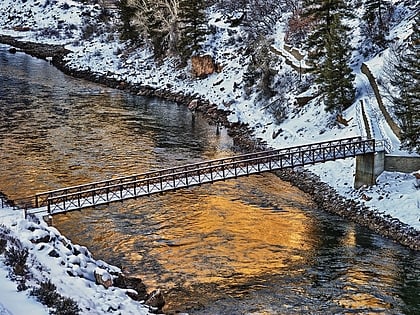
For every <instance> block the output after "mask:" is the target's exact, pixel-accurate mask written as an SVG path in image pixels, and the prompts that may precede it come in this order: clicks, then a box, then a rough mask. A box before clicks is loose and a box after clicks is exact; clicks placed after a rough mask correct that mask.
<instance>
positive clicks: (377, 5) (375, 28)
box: [361, 0, 393, 49]
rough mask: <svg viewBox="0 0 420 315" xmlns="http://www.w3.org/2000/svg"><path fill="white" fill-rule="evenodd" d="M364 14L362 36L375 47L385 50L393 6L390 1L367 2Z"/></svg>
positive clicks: (372, 0)
mask: <svg viewBox="0 0 420 315" xmlns="http://www.w3.org/2000/svg"><path fill="white" fill-rule="evenodd" d="M364 5H365V6H364V14H363V20H362V23H361V28H362V34H363V35H364V36H365V37H367V38H368V39H369V40H370V41H371V43H372V44H373V45H376V46H377V47H379V48H380V49H383V48H385V46H386V45H385V44H386V36H387V35H388V33H389V21H390V18H391V16H392V13H393V5H392V3H391V2H390V1H388V0H365V3H364Z"/></svg>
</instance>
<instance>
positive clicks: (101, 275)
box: [93, 267, 113, 289]
mask: <svg viewBox="0 0 420 315" xmlns="http://www.w3.org/2000/svg"><path fill="white" fill-rule="evenodd" d="M93 275H94V276H95V281H96V284H102V285H103V286H104V287H105V288H106V289H108V288H109V287H111V286H112V284H113V283H112V277H111V275H110V274H109V273H108V271H106V270H104V269H101V268H99V267H97V268H95V270H94V271H93Z"/></svg>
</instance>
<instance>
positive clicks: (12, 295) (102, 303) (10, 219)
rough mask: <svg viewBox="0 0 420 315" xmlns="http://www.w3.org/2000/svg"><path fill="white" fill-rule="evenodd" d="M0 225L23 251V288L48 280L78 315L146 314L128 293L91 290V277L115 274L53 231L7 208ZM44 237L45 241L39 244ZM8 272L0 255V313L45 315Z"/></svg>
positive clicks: (105, 277)
mask: <svg viewBox="0 0 420 315" xmlns="http://www.w3.org/2000/svg"><path fill="white" fill-rule="evenodd" d="M0 222H1V224H3V225H4V226H6V227H8V228H10V229H11V235H12V236H15V237H16V238H18V239H19V240H20V241H21V242H22V244H23V245H24V247H26V248H28V250H29V258H28V259H27V264H28V265H29V267H30V271H31V274H32V276H31V277H29V280H27V284H28V285H29V286H33V287H37V285H39V283H41V282H46V281H47V280H48V279H50V280H51V282H53V283H54V285H55V286H56V287H57V292H59V293H60V294H61V295H63V296H65V297H70V298H71V299H73V300H75V301H77V303H78V305H79V307H80V308H81V310H82V314H84V313H89V314H104V313H107V314H121V313H122V314H139V315H143V314H144V315H145V314H150V312H149V308H148V307H147V306H145V305H144V304H141V303H140V302H136V301H134V300H132V299H131V298H130V297H128V296H127V294H126V292H127V291H130V290H128V289H120V288H117V287H110V288H108V289H106V288H105V287H104V286H102V285H96V284H95V277H94V273H95V272H96V273H97V274H99V275H100V276H101V278H102V280H103V281H107V280H110V279H111V278H112V275H111V274H116V273H117V272H120V269H119V268H117V267H115V266H111V265H108V264H106V263H105V262H103V261H100V260H95V259H93V258H92V255H91V254H90V252H89V251H88V250H87V248H85V247H83V246H79V245H73V244H72V243H71V241H70V240H68V239H67V238H66V237H64V236H62V235H61V234H60V233H59V232H58V231H57V229H55V228H54V227H49V226H48V225H47V224H46V223H45V222H44V221H42V222H40V223H39V224H38V223H35V222H31V221H28V220H26V219H24V218H23V211H20V210H13V209H12V208H1V209H0ZM45 236H47V239H44V240H42V241H41V240H40V239H39V238H40V237H42V238H44V237H45ZM46 240H48V241H46ZM9 268H10V267H8V266H6V265H5V263H4V255H1V256H0V282H1V286H0V314H15V315H20V314H49V310H48V308H47V307H46V306H43V305H42V304H40V303H39V302H37V301H36V300H35V299H34V297H31V296H29V292H28V291H29V290H26V291H21V292H18V291H17V289H16V282H13V281H11V280H10V277H9V275H8V274H9Z"/></svg>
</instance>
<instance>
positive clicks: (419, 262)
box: [0, 46, 420, 314]
mask: <svg viewBox="0 0 420 315" xmlns="http://www.w3.org/2000/svg"><path fill="white" fill-rule="evenodd" d="M7 50H8V49H7V47H6V46H0V163H1V164H0V191H2V192H4V193H6V194H7V195H8V196H9V197H10V198H11V199H19V198H22V197H25V196H30V195H33V194H35V193H36V192H40V191H44V190H49V189H53V188H59V187H64V186H69V185H75V184H80V183H86V182H89V181H97V180H102V179H107V178H112V177H117V176H121V175H129V174H134V173H141V172H145V171H149V170H156V169H159V168H164V167H169V166H175V165H180V164H186V163H192V162H197V161H201V160H205V159H213V158H219V157H224V156H227V155H232V154H234V153H233V152H232V141H231V140H230V139H229V138H228V136H227V135H226V132H225V130H222V131H221V133H220V134H219V135H216V129H215V127H214V126H209V125H207V124H206V122H205V121H204V120H203V119H202V118H200V117H196V118H195V119H193V117H192V116H191V113H190V112H189V111H188V109H186V108H185V107H183V106H177V105H176V104H173V103H171V102H166V101H162V100H157V99H147V98H142V97H137V96H132V95H129V94H126V93H124V92H121V91H117V90H112V89H109V88H106V87H103V86H98V85H94V84H91V83H89V82H86V81H82V80H76V79H73V78H70V77H67V76H65V75H63V74H61V73H60V72H59V71H57V70H56V69H55V68H53V67H51V66H50V65H49V64H48V63H47V62H44V61H41V60H37V59H34V58H31V57H29V56H26V55H24V54H21V53H17V54H14V55H12V54H10V53H9V52H8V51H7ZM54 225H55V226H56V227H57V228H58V229H59V230H60V231H61V232H62V233H63V234H65V235H66V236H67V237H69V238H70V239H71V240H72V241H73V242H74V243H79V244H81V245H85V246H87V247H88V248H89V249H90V250H91V252H92V253H93V254H94V256H95V257H96V258H97V259H103V260H106V261H107V262H109V263H112V264H115V265H118V266H121V267H123V268H124V269H125V270H128V271H129V272H130V273H132V274H134V275H139V276H141V277H142V278H143V279H144V281H145V283H146V284H147V285H148V287H149V289H152V288H155V287H160V288H162V289H163V291H164V292H165V296H166V299H167V307H166V308H165V311H167V312H173V311H175V310H179V311H188V312H189V313H191V314H419V313H420V312H419V309H420V286H419V284H420V279H419V275H420V255H419V253H417V252H413V251H410V250H408V249H406V248H404V247H401V246H400V245H397V244H394V243H393V242H391V241H389V240H387V239H384V238H382V237H379V236H377V235H376V234H373V233H371V232H370V231H368V230H366V229H364V228H361V227H359V226H357V225H355V224H352V223H349V222H347V221H344V220H341V219H340V218H337V217H335V216H331V215H328V214H326V213H324V212H322V211H320V210H317V209H315V207H314V205H313V204H312V203H311V201H310V198H309V197H308V196H306V195H305V194H304V193H302V192H301V191H299V190H297V189H296V188H294V187H292V186H291V185H289V184H288V183H285V182H282V181H280V180H279V179H278V178H277V177H275V176H274V175H271V174H266V175H260V176H251V177H248V178H241V179H238V180H230V181H225V182H218V183H215V184H213V185H202V186H200V187H195V188H192V189H184V190H179V191H176V192H172V193H165V194H162V195H155V196H150V197H145V198H140V199H138V200H130V201H127V202H124V203H115V204H111V205H109V206H100V207H96V208H95V209H86V210H83V211H78V212H71V213H68V214H65V215H59V216H55V217H54Z"/></svg>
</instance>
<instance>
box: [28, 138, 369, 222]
mask: <svg viewBox="0 0 420 315" xmlns="http://www.w3.org/2000/svg"><path fill="white" fill-rule="evenodd" d="M374 152H375V140H374V139H367V140H363V139H362V138H360V137H354V138H346V139H339V140H333V141H326V142H321V143H315V144H308V145H301V146H296V147H291V148H284V149H277V150H269V151H262V152H256V153H249V154H243V155H237V156H234V157H229V158H223V159H217V160H210V161H204V162H200V163H194V164H188V165H184V166H179V167H173V168H167V169H162V170H159V171H153V172H147V173H143V174H138V175H131V176H126V177H120V178H115V179H110V180H105V181H99V182H94V183H89V184H84V185H78V186H73V187H67V188H63V189H57V190H52V191H47V192H43V193H39V194H36V195H35V197H34V198H32V200H33V201H32V204H31V206H30V207H29V209H27V210H26V211H27V213H33V214H37V213H42V214H50V215H53V214H57V213H62V212H67V211H72V210H79V209H83V208H87V207H94V206H97V205H101V204H108V203H111V202H114V201H122V200H125V199H131V198H138V197H141V196H147V195H151V194H156V193H162V192H165V191H169V190H176V189H180V188H185V187H192V186H196V185H201V184H205V183H212V182H215V181H220V180H226V179H229V178H237V177H240V176H248V175H252V174H258V173H262V172H270V171H275V170H281V169H286V168H293V167H296V166H305V165H312V164H315V163H322V162H327V161H334V160H337V159H345V158H348V157H355V156H357V155H364V154H369V153H374Z"/></svg>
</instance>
